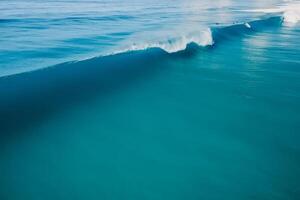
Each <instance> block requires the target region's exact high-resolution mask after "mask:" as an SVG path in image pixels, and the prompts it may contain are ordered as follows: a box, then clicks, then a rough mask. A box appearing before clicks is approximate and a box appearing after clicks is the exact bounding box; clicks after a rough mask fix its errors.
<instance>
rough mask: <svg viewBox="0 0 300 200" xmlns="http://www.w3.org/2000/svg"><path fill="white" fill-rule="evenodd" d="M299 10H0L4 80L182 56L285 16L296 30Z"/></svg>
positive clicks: (93, 5)
mask: <svg viewBox="0 0 300 200" xmlns="http://www.w3.org/2000/svg"><path fill="white" fill-rule="evenodd" d="M296 5H297V4H296V3H293V2H290V1H289V2H286V1H283V2H281V1H279V0H273V1H268V2H262V1H259V0H257V1H251V2H250V3H249V2H242V1H218V2H209V1H196V0H195V1H189V2H185V1H184V2H182V1H179V0H178V1H177V0H176V1H171V0H166V1H158V0H155V1H150V0H145V1H141V2H138V1H128V2H127V1H126V3H125V2H123V3H120V2H119V1H110V2H106V1H100V0H96V1H94V0H93V1H89V0H88V1H62V0H57V1H49V2H47V3H44V2H42V1H39V0H29V1H24V2H22V1H10V0H3V1H1V2H0V6H1V8H3V12H1V13H0V24H1V26H0V34H1V40H0V59H1V61H2V62H1V65H0V77H1V76H7V75H12V74H17V73H22V72H28V71H32V70H36V69H41V68H45V67H49V66H52V65H56V64H59V63H63V62H68V61H76V60H84V59H87V58H92V57H97V56H105V55H111V54H116V53H121V52H126V51H135V50H144V49H149V48H161V49H163V50H164V51H166V52H169V53H174V52H177V51H182V50H184V49H186V47H187V46H188V45H189V44H190V43H195V44H197V45H199V46H211V45H213V44H214V42H215V41H216V40H219V39H218V38H213V33H212V32H213V31H212V29H215V27H216V26H218V27H230V26H232V25H234V24H245V25H246V27H248V28H250V27H249V26H248V25H250V24H249V23H248V22H251V21H253V20H258V19H264V15H265V14H272V15H277V14H279V15H280V16H283V19H284V22H285V23H286V24H297V22H298V20H299V6H298V5H297V6H298V7H297V6H296Z"/></svg>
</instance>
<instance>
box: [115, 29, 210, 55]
mask: <svg viewBox="0 0 300 200" xmlns="http://www.w3.org/2000/svg"><path fill="white" fill-rule="evenodd" d="M191 43H196V44H197V45H199V46H210V45H213V43H214V41H213V37H212V32H211V30H210V29H206V30H202V31H197V32H191V33H188V34H185V35H178V36H176V37H171V38H166V39H165V40H160V41H154V42H151V41H148V42H144V43H134V44H131V45H129V47H126V48H124V49H123V50H119V51H117V52H114V54H117V53H124V52H129V51H137V50H145V49H150V48H161V49H163V50H164V51H166V52H168V53H175V52H178V51H182V50H185V49H186V48H187V45H188V44H191Z"/></svg>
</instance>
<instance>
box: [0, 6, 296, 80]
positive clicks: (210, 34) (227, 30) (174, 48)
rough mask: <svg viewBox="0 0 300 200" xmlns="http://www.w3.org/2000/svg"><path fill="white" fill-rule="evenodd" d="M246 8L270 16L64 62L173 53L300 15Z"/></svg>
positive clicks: (287, 21) (291, 11) (292, 11)
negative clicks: (157, 51)
mask: <svg viewBox="0 0 300 200" xmlns="http://www.w3.org/2000/svg"><path fill="white" fill-rule="evenodd" d="M248 11H249V12H264V13H268V14H273V15H271V16H269V15H268V16H266V17H264V18H261V19H258V20H254V21H250V22H239V23H234V24H231V25H221V24H215V25H214V26H212V27H210V28H206V29H203V30H199V31H191V32H188V33H186V34H179V35H178V36H175V37H170V38H167V39H166V40H157V41H151V42H144V43H133V44H131V45H128V46H127V47H125V48H121V49H119V50H116V51H112V52H110V53H107V54H104V55H99V56H96V57H88V58H85V59H81V60H74V61H70V62H66V63H68V64H70V63H78V62H83V61H86V60H91V59H95V58H96V59H99V58H100V59H101V58H103V57H107V56H114V55H118V54H128V53H130V52H135V51H148V50H149V49H160V50H162V51H164V52H166V53H168V54H173V53H177V52H183V51H187V50H190V47H191V46H193V45H191V44H194V46H197V47H202V48H203V47H213V46H214V45H215V44H216V43H219V42H220V41H222V40H226V39H228V38H232V37H236V36H237V35H243V34H247V33H251V32H254V31H259V30H263V29H265V28H267V27H270V26H271V27H274V26H278V25H281V24H290V23H293V24H295V23H297V22H298V21H299V16H300V15H299V13H298V11H300V9H299V7H297V6H295V7H293V8H290V7H288V9H287V7H283V8H278V9H261V10H248ZM275 13H280V15H277V14H275ZM62 64H64V63H61V64H57V65H55V66H60V65H62ZM50 67H51V66H50ZM46 68H48V67H46ZM43 69H45V68H40V69H34V70H29V71H25V72H24V71H23V72H19V73H18V72H17V73H13V74H4V75H2V76H1V75H0V78H1V77H6V76H13V75H16V74H21V73H27V72H34V71H37V70H43Z"/></svg>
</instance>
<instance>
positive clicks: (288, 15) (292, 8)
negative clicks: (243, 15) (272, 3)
mask: <svg viewBox="0 0 300 200" xmlns="http://www.w3.org/2000/svg"><path fill="white" fill-rule="evenodd" d="M287 2H289V3H287V4H286V5H283V6H279V7H277V8H268V9H255V10H248V11H250V12H262V13H282V19H283V22H284V25H287V26H294V25H296V24H297V23H298V22H299V21H300V3H299V2H290V1H287Z"/></svg>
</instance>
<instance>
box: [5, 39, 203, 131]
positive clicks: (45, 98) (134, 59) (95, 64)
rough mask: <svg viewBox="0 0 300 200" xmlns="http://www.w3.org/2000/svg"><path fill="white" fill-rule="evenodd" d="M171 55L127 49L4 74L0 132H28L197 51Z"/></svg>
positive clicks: (189, 49)
mask: <svg viewBox="0 0 300 200" xmlns="http://www.w3.org/2000/svg"><path fill="white" fill-rule="evenodd" d="M197 51H198V50H197V48H196V47H195V45H190V46H189V48H188V50H187V51H182V52H179V53H175V54H168V53H166V52H164V51H163V50H161V49H149V50H146V51H136V52H127V53H123V54H118V55H112V56H107V57H98V58H92V59H89V60H85V61H80V62H69V63H63V64H59V65H56V66H54V67H50V68H47V69H43V70H37V71H34V72H29V73H23V74H17V75H12V76H7V77H2V78H0V91H1V93H0V133H1V137H3V136H4V137H7V136H8V135H11V134H12V133H17V132H20V131H24V130H26V129H28V128H31V127H34V126H35V125H36V124H38V123H40V122H41V121H43V120H45V119H47V118H48V117H49V116H51V115H52V114H55V113H56V112H58V111H59V110H62V109H65V108H67V107H70V106H72V105H74V104H76V103H78V102H80V101H82V100H84V99H87V98H91V97H92V96H100V98H101V96H105V95H109V94H111V93H113V92H116V91H117V90H121V89H122V88H124V87H127V86H128V85H130V84H131V83H133V82H135V81H137V80H138V79H143V78H145V77H146V76H151V75H153V74H155V73H159V71H160V70H161V69H162V68H164V69H166V64H164V62H166V61H167V60H170V59H174V57H177V58H181V59H186V58H190V57H191V56H194V55H195V54H196V52H197Z"/></svg>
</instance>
